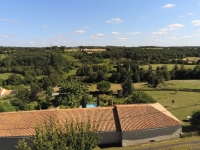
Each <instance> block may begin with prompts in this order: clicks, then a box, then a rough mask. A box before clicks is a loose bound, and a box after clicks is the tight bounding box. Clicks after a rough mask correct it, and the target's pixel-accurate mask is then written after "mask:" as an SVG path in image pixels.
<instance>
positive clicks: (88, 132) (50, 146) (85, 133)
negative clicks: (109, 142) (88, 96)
mask: <svg viewBox="0 0 200 150" xmlns="http://www.w3.org/2000/svg"><path fill="white" fill-rule="evenodd" d="M35 131H36V135H35V136H33V137H32V138H26V139H22V140H19V141H18V145H17V146H16V148H17V149H19V150H92V149H93V148H94V147H96V146H97V144H98V143H99V135H98V133H97V131H96V129H94V128H92V127H91V124H90V122H89V121H88V122H87V124H84V123H80V122H78V123H76V124H75V123H73V122H72V123H70V124H68V123H67V122H66V123H65V124H64V126H63V125H61V124H60V123H59V122H58V121H55V120H53V119H50V122H49V123H47V122H45V125H44V126H41V125H38V126H37V127H36V128H35Z"/></svg>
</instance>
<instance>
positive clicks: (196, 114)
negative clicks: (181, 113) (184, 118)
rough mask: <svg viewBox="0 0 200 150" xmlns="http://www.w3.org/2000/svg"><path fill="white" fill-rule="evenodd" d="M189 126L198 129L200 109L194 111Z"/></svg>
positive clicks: (199, 127)
mask: <svg viewBox="0 0 200 150" xmlns="http://www.w3.org/2000/svg"><path fill="white" fill-rule="evenodd" d="M190 121H191V126H192V127H193V128H194V129H197V130H199V129H200V110H197V111H194V112H193V114H192V118H191V120H190Z"/></svg>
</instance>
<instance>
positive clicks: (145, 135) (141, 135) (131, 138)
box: [122, 126, 182, 147]
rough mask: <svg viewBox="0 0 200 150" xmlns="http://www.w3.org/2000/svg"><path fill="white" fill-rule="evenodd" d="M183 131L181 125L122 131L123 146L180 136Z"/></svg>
mask: <svg viewBox="0 0 200 150" xmlns="http://www.w3.org/2000/svg"><path fill="white" fill-rule="evenodd" d="M181 131H182V127H181V126H174V127H166V128H158V129H149V130H140V131H131V132H123V133H122V147H125V146H130V145H137V144H142V143H148V142H152V141H162V140H167V139H174V138H179V137H180V133H181Z"/></svg>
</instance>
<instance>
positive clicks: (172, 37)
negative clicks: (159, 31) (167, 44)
mask: <svg viewBox="0 0 200 150" xmlns="http://www.w3.org/2000/svg"><path fill="white" fill-rule="evenodd" d="M165 38H167V39H172V40H175V39H177V38H176V37H175V36H166V37H165Z"/></svg>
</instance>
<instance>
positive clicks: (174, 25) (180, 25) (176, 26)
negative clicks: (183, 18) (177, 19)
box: [167, 23, 184, 31]
mask: <svg viewBox="0 0 200 150" xmlns="http://www.w3.org/2000/svg"><path fill="white" fill-rule="evenodd" d="M167 27H168V29H169V30H170V31H172V30H178V29H180V28H182V27H184V25H183V24H178V23H174V24H170V25H168V26H167Z"/></svg>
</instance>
